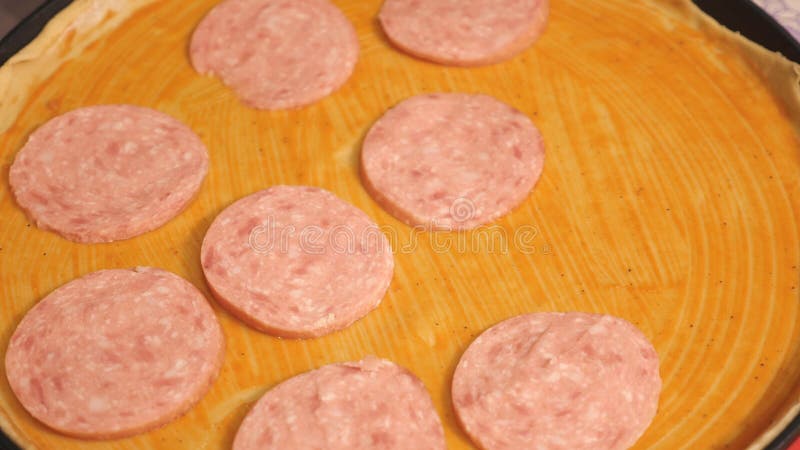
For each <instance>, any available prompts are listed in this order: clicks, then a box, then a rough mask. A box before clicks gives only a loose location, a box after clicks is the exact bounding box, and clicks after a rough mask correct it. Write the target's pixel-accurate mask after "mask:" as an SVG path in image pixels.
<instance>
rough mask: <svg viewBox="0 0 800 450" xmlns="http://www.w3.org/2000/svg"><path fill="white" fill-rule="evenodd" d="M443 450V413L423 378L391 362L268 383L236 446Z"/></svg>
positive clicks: (368, 361)
mask: <svg viewBox="0 0 800 450" xmlns="http://www.w3.org/2000/svg"><path fill="white" fill-rule="evenodd" d="M290 448H298V449H299V448H318V449H326V450H360V449H363V450H367V449H384V450H394V449H396V450H409V449H414V450H439V449H442V450H443V449H444V448H445V441H444V432H443V431H442V424H441V422H440V421H439V416H438V415H437V414H436V410H435V409H434V407H433V403H432V402H431V398H430V395H429V394H428V392H427V390H426V389H425V386H424V385H423V384H422V382H421V381H420V380H419V379H418V378H417V377H416V376H414V375H413V374H412V373H411V372H409V371H407V370H406V369H404V368H402V367H400V366H398V365H397V364H394V363H392V362H390V361H387V360H383V359H378V358H375V357H367V358H365V359H364V360H362V361H358V362H347V363H340V364H331V365H328V366H324V367H322V368H320V369H317V370H313V371H311V372H307V373H304V374H301V375H298V376H295V377H293V378H290V379H288V380H286V381H284V382H283V383H281V384H279V385H277V386H276V387H274V388H272V389H271V390H269V391H268V392H267V393H266V394H264V396H263V397H261V399H260V400H259V401H258V402H257V403H256V405H255V406H254V407H253V409H252V410H251V411H250V413H248V415H247V417H245V419H244V421H243V422H242V425H241V427H240V428H239V431H238V433H237V434H236V438H235V440H234V442H233V449H234V450H256V449H258V450H268V449H276V450H277V449H290Z"/></svg>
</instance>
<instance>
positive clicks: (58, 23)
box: [0, 0, 800, 449]
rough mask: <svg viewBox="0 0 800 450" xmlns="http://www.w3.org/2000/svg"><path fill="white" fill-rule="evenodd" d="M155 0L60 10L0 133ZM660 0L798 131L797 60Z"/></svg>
mask: <svg viewBox="0 0 800 450" xmlns="http://www.w3.org/2000/svg"><path fill="white" fill-rule="evenodd" d="M155 1H156V0H75V1H74V2H73V3H72V4H70V5H69V6H67V7H66V8H65V9H64V10H62V11H61V12H59V13H58V14H57V15H56V16H55V17H54V18H53V19H52V20H50V22H48V24H47V26H46V27H45V28H44V29H43V30H42V32H41V33H40V34H39V35H38V36H37V37H36V38H35V39H34V40H33V41H31V43H30V44H28V45H27V46H25V47H24V48H23V49H22V50H20V51H19V52H18V53H17V54H15V55H14V56H12V57H11V58H10V59H9V60H8V61H7V62H6V63H5V64H4V65H3V66H2V67H0V133H4V132H5V131H7V130H8V129H9V128H10V127H11V126H12V125H13V124H14V122H15V121H16V119H17V117H18V116H19V114H20V112H21V111H22V108H23V107H24V105H25V103H26V101H27V100H28V97H29V96H30V95H31V93H32V92H33V91H34V89H35V86H38V85H39V84H40V83H42V82H44V81H45V80H46V79H47V78H49V77H50V76H51V75H52V74H53V73H54V72H55V71H56V70H57V69H58V68H59V67H61V65H62V64H63V63H64V62H66V61H69V60H70V59H72V58H74V57H76V56H78V55H79V54H80V53H81V52H82V51H83V50H84V49H86V47H88V46H89V45H90V44H91V43H93V42H95V41H96V40H97V39H99V38H100V37H102V36H104V35H105V34H107V33H108V32H110V31H111V30H113V29H115V28H116V27H117V26H119V25H121V24H122V23H123V22H124V21H125V20H127V19H128V18H129V17H131V16H132V15H133V14H134V13H135V12H137V11H138V10H140V9H141V8H143V7H145V6H147V5H150V4H152V3H155ZM661 2H662V3H663V5H662V7H663V9H664V10H665V12H666V13H670V14H674V15H676V16H680V17H681V18H683V19H687V18H689V22H690V23H691V24H692V25H693V26H695V27H697V28H698V29H701V30H703V31H704V32H705V33H707V34H708V35H710V36H712V37H715V38H718V39H720V40H721V41H722V42H725V43H726V44H728V45H730V46H732V47H734V48H736V49H738V50H739V51H740V55H741V56H742V57H743V58H744V59H746V60H748V61H749V63H750V64H751V65H752V66H753V67H754V68H755V69H756V71H757V72H758V73H759V75H760V76H761V77H762V79H763V81H764V82H765V83H766V84H767V86H768V87H769V88H770V90H771V91H772V93H773V95H774V96H775V99H776V100H777V101H778V102H779V103H781V104H782V105H783V107H784V108H785V111H786V114H787V116H788V117H789V118H790V120H791V121H792V123H793V125H794V128H795V130H797V132H798V134H800V64H796V63H793V62H791V61H789V60H788V59H786V58H785V57H783V56H782V55H780V54H779V53H774V52H771V51H769V50H767V49H765V48H763V47H761V46H760V45H758V44H756V43H754V42H752V41H750V40H748V39H746V38H745V37H744V36H742V35H741V34H739V33H735V32H732V31H730V30H728V29H727V28H724V27H723V26H721V25H720V24H718V23H717V22H716V21H715V20H714V19H713V18H711V17H709V16H708V15H706V14H705V13H704V12H703V11H702V10H700V8H698V7H697V6H696V5H694V4H693V3H692V2H691V0H661ZM799 412H800V398H796V399H794V404H793V406H792V407H791V408H789V409H788V410H787V412H786V413H785V414H784V416H783V417H780V418H778V419H777V420H776V421H775V422H774V424H773V425H772V427H770V428H769V429H767V430H765V431H764V433H762V435H761V437H759V438H758V439H757V440H756V441H755V442H753V443H752V444H751V445H750V447H748V449H760V448H764V447H765V446H766V445H768V444H769V443H770V442H771V441H772V440H773V439H774V438H775V437H776V436H777V435H778V434H780V432H781V431H782V430H783V429H784V428H785V427H786V426H787V425H788V424H789V423H790V422H791V421H792V419H793V418H794V417H795V416H796V415H797V414H798V413H799ZM0 428H2V430H3V432H5V433H6V434H7V435H8V436H9V437H10V438H11V439H12V440H14V441H15V442H17V443H18V444H21V445H22V446H23V447H27V446H29V445H30V444H31V443H30V442H26V441H23V440H22V436H20V435H19V433H18V432H17V430H16V428H15V427H14V426H13V424H12V423H11V421H10V420H9V418H7V417H5V416H3V415H2V414H0Z"/></svg>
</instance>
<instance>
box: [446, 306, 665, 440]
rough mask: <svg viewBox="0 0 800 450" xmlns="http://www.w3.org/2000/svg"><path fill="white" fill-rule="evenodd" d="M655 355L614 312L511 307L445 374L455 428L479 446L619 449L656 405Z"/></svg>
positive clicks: (635, 436) (634, 435)
mask: <svg viewBox="0 0 800 450" xmlns="http://www.w3.org/2000/svg"><path fill="white" fill-rule="evenodd" d="M660 391H661V378H660V377H659V374H658V355H657V354H656V351H655V349H654V348H653V346H652V345H651V344H650V342H649V341H648V340H647V338H645V336H644V335H643V334H642V333H641V332H640V331H639V330H638V329H637V328H636V327H634V326H633V325H631V324H630V323H629V322H626V321H624V320H622V319H619V318H616V317H612V316H604V315H594V314H583V313H538V314H528V315H523V316H518V317H515V318H512V319H509V320H506V321H504V322H501V323H499V324H498V325H495V326H493V327H492V328H490V329H488V330H487V331H485V332H484V333H483V334H481V335H480V336H478V338H477V339H475V341H474V342H473V343H472V344H471V345H470V346H469V348H468V349H467V351H466V352H464V355H463V356H462V357H461V360H460V361H459V363H458V366H457V367H456V371H455V374H454V376H453V386H452V398H453V407H454V409H455V412H456V416H457V418H458V420H459V422H460V423H461V426H462V427H463V428H464V431H466V433H467V434H468V435H469V436H470V438H472V440H473V441H474V442H475V443H476V444H477V445H478V446H479V447H481V448H483V449H486V450H501V449H509V450H510V449H520V448H546V449H550V450H561V449H563V450H567V449H569V450H580V449H586V450H589V449H591V450H600V449H626V448H628V447H630V446H631V445H632V444H633V443H634V442H636V440H637V439H638V438H639V436H641V434H642V433H643V432H644V430H645V429H646V428H647V427H648V426H649V424H650V422H651V421H652V420H653V417H654V416H655V414H656V409H657V408H658V396H659V393H660Z"/></svg>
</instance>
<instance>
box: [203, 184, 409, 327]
mask: <svg viewBox="0 0 800 450" xmlns="http://www.w3.org/2000/svg"><path fill="white" fill-rule="evenodd" d="M201 253H202V264H203V271H204V272H205V275H206V279H207V280H208V284H209V286H210V287H211V289H212V291H213V292H214V295H215V296H216V298H217V299H218V300H219V302H220V303H221V304H222V305H223V306H224V307H225V308H226V309H228V310H229V311H230V312H231V313H233V314H234V315H236V316H237V317H239V319H241V320H242V321H244V322H245V323H247V324H249V325H250V326H252V327H254V328H256V329H258V330H261V331H264V332H267V333H270V334H274V335H277V336H282V337H290V338H310V337H317V336H322V335H324V334H328V333H331V332H333V331H336V330H340V329H342V328H345V327H347V326H349V325H350V324H352V323H353V322H355V321H356V320H358V319H360V318H361V317H363V316H365V315H366V314H367V313H368V312H370V311H371V310H373V309H374V308H376V307H377V306H378V304H379V303H380V302H381V299H382V298H383V295H384V293H385V292H386V289H387V288H388V287H389V282H390V281H391V279H392V273H393V269H394V257H393V255H392V249H391V247H390V245H389V241H388V239H386V236H384V235H383V233H381V231H380V230H379V228H378V227H377V225H375V223H374V222H372V221H371V220H370V219H369V217H367V215H366V214H364V213H363V212H362V211H361V210H359V209H357V208H356V207H354V206H352V205H350V204H348V203H345V202H344V201H343V200H341V199H339V198H338V197H336V196H335V195H333V194H332V193H330V192H328V191H325V190H323V189H320V188H315V187H306V186H275V187H272V188H269V189H266V190H263V191H260V192H256V193H255V194H252V195H250V196H248V197H245V198H243V199H241V200H239V201H237V202H236V203H234V204H233V205H231V206H229V207H228V208H227V209H225V210H224V211H223V212H222V213H221V214H220V215H219V216H218V217H217V218H216V219H215V220H214V222H213V223H212V224H211V227H210V228H209V230H208V232H207V234H206V237H205V239H204V240H203V247H202V251H201Z"/></svg>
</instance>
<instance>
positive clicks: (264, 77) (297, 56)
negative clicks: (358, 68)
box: [189, 0, 358, 110]
mask: <svg viewBox="0 0 800 450" xmlns="http://www.w3.org/2000/svg"><path fill="white" fill-rule="evenodd" d="M189 52H190V55H191V59H192V65H193V66H194V68H195V70H197V71H198V72H199V73H201V74H204V75H216V76H217V77H219V78H221V79H222V82H223V83H225V84H226V85H227V86H228V87H230V88H232V89H233V90H234V91H236V93H237V94H238V95H239V97H240V98H241V99H242V100H243V101H244V102H245V103H246V104H247V105H249V106H251V107H254V108H258V109H270V110H274V109H288V108H296V107H301V106H305V105H308V104H310V103H314V102H316V101H317V100H320V99H322V98H323V97H325V96H327V95H329V94H331V93H332V92H333V91H335V90H336V89H338V88H339V87H340V86H341V85H343V84H344V83H345V81H347V79H348V78H350V75H351V74H352V73H353V69H354V68H355V65H356V61H357V60H358V38H357V36H356V32H355V29H353V26H352V25H351V24H350V22H349V21H348V20H347V18H345V16H344V15H343V14H342V12H341V11H339V10H338V9H337V8H336V7H335V6H334V5H333V4H331V2H329V1H328V0H225V1H223V2H222V3H220V4H219V5H217V6H216V7H215V8H214V9H212V10H211V12H209V13H208V15H207V16H206V17H205V18H204V19H203V21H202V22H200V25H198V27H197V29H196V30H195V32H194V34H193V35H192V41H191V46H190V50H189Z"/></svg>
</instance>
